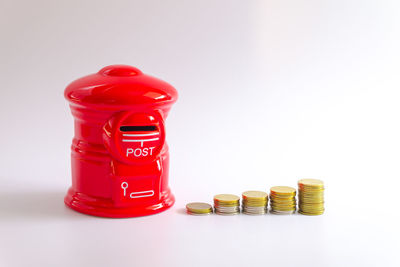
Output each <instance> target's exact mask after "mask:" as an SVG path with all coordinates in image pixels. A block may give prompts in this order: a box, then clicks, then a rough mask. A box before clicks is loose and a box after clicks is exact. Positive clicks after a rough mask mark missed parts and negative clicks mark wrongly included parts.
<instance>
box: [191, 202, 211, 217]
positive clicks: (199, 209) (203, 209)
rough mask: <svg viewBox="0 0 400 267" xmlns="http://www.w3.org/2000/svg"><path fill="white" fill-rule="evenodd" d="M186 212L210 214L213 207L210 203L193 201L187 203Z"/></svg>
mask: <svg viewBox="0 0 400 267" xmlns="http://www.w3.org/2000/svg"><path fill="white" fill-rule="evenodd" d="M186 212H187V213H188V214H190V215H208V214H211V213H212V212H213V209H212V206H211V205H210V204H208V203H202V202H192V203H189V204H187V205H186Z"/></svg>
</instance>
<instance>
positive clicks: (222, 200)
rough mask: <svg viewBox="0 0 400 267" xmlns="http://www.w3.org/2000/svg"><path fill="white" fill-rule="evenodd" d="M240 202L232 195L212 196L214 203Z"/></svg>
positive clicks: (238, 198)
mask: <svg viewBox="0 0 400 267" xmlns="http://www.w3.org/2000/svg"><path fill="white" fill-rule="evenodd" d="M239 200H240V197H238V196H236V195H232V194H219V195H215V196H214V201H217V202H219V203H236V202H238V201H239Z"/></svg>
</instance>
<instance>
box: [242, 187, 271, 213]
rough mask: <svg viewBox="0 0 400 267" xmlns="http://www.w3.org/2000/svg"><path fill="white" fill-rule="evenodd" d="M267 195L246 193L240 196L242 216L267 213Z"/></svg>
mask: <svg viewBox="0 0 400 267" xmlns="http://www.w3.org/2000/svg"><path fill="white" fill-rule="evenodd" d="M267 207H268V194H267V193H265V192H262V191H246V192H243V194H242V209H243V213H244V214H248V215H261V214H265V213H267V209H268V208H267Z"/></svg>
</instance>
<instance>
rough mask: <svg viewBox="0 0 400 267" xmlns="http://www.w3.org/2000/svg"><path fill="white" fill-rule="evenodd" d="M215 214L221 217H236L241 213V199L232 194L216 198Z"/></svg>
mask: <svg viewBox="0 0 400 267" xmlns="http://www.w3.org/2000/svg"><path fill="white" fill-rule="evenodd" d="M214 208H215V213H216V214H219V215H235V214H239V212H240V197H238V196H236V195H231V194H220V195H216V196H214Z"/></svg>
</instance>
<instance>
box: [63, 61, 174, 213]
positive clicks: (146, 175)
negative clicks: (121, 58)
mask: <svg viewBox="0 0 400 267" xmlns="http://www.w3.org/2000/svg"><path fill="white" fill-rule="evenodd" d="M64 95H65V98H66V99H67V100H68V101H69V103H70V108H71V111H72V114H73V116H74V119H75V136H74V138H73V141H72V146H71V151H72V152H71V168H72V186H71V188H70V189H69V190H68V193H67V195H66V197H65V203H66V205H67V206H69V207H70V208H72V209H74V210H77V211H79V212H82V213H86V214H90V215H95V216H102V217H112V218H124V217H135V216H144V215H150V214H155V213H158V212H161V211H163V210H165V209H167V208H169V207H171V206H172V205H173V203H174V201H175V199H174V196H173V194H172V193H171V190H170V188H169V186H168V169H169V153H168V145H167V143H166V142H165V127H164V121H165V119H166V117H167V115H168V112H169V110H170V108H171V105H172V104H173V103H174V102H175V101H176V100H177V97H178V94H177V91H176V90H175V88H173V87H172V86H171V85H169V84H168V83H166V82H164V81H161V80H159V79H156V78H154V77H151V76H149V75H146V74H143V73H142V72H141V71H140V70H139V69H137V68H134V67H131V66H126V65H113V66H107V67H105V68H103V69H101V70H100V71H99V72H98V73H96V74H92V75H88V76H85V77H83V78H80V79H78V80H76V81H74V82H72V83H71V84H70V85H68V87H67V88H66V89H65V92H64Z"/></svg>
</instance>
